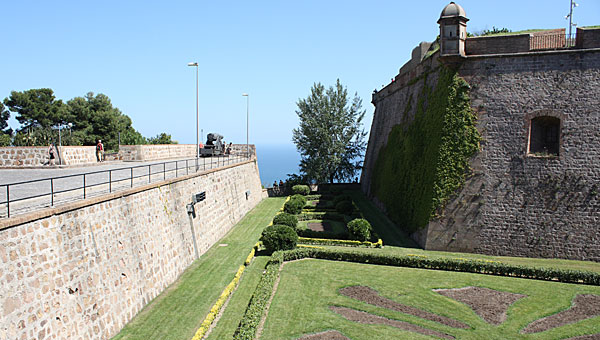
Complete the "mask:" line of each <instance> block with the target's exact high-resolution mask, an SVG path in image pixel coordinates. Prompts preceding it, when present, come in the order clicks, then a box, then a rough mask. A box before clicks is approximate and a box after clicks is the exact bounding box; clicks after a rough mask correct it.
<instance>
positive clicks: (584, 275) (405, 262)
mask: <svg viewBox="0 0 600 340" xmlns="http://www.w3.org/2000/svg"><path fill="white" fill-rule="evenodd" d="M304 258H316V259H322V260H333V261H346V262H356V263H368V264H378V265H386V266H396V267H409V268H421V269H436V270H448V271H460V272H470V273H476V274H488V275H500V276H510V277H520V278H526V279H536V280H546V281H560V282H566V283H584V284H589V285H595V286H600V274H598V273H594V272H587V271H576V270H564V269H552V268H535V267H527V266H518V265H510V264H505V263H501V262H496V261H485V260H484V261H481V260H463V259H448V258H438V259H429V258H427V257H425V256H398V255H390V254H376V253H365V252H359V251H351V250H332V249H321V248H302V249H294V250H288V251H284V252H275V253H273V255H272V256H271V260H270V261H269V263H268V264H267V267H266V270H265V271H264V273H263V276H262V277H261V280H260V282H259V283H258V286H257V287H256V289H255V291H254V295H253V296H252V298H251V299H250V303H249V304H248V307H247V308H246V312H245V313H244V317H243V318H242V320H241V321H240V323H239V325H238V328H237V330H236V332H235V334H234V336H233V338H234V339H241V340H246V339H248V340H250V339H253V338H254V335H255V334H256V329H257V327H258V324H259V322H260V319H261V317H262V315H263V314H264V312H265V309H266V307H267V302H268V300H269V298H270V297H271V294H273V287H274V285H275V281H276V279H277V277H278V276H279V268H280V267H281V264H282V263H283V261H293V260H300V259H304Z"/></svg>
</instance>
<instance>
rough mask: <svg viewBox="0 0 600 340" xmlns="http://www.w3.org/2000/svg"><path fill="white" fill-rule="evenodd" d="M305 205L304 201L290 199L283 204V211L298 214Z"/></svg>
mask: <svg viewBox="0 0 600 340" xmlns="http://www.w3.org/2000/svg"><path fill="white" fill-rule="evenodd" d="M303 207H304V203H302V201H299V200H294V199H290V200H289V201H287V202H285V204H284V205H283V211H285V212H286V213H288V214H292V215H297V214H299V213H301V212H302V208H303Z"/></svg>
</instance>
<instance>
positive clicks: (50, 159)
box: [48, 143, 56, 165]
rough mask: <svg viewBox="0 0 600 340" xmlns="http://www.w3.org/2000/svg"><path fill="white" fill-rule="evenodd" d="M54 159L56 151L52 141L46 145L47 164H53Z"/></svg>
mask: <svg viewBox="0 0 600 340" xmlns="http://www.w3.org/2000/svg"><path fill="white" fill-rule="evenodd" d="M55 159H56V151H55V149H54V143H50V146H49V147H48V165H54V162H55V161H54V160H55Z"/></svg>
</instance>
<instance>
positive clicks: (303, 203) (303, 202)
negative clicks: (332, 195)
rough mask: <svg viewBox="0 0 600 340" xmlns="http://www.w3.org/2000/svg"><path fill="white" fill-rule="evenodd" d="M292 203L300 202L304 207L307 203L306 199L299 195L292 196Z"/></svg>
mask: <svg viewBox="0 0 600 340" xmlns="http://www.w3.org/2000/svg"><path fill="white" fill-rule="evenodd" d="M290 201H300V202H302V207H304V206H305V205H306V202H307V200H306V197H304V196H302V195H299V194H295V195H292V197H290Z"/></svg>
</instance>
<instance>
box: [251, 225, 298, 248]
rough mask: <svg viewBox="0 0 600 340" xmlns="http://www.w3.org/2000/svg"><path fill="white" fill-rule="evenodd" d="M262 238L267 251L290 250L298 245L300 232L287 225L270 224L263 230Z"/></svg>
mask: <svg viewBox="0 0 600 340" xmlns="http://www.w3.org/2000/svg"><path fill="white" fill-rule="evenodd" d="M260 240H261V241H262V243H263V245H264V246H265V248H266V249H267V251H270V252H273V251H277V250H290V249H294V248H295V247H296V244H297V243H298V234H296V231H295V230H294V229H292V227H290V226H287V225H270V226H268V227H266V228H265V230H263V232H262V235H261V236H260Z"/></svg>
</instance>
